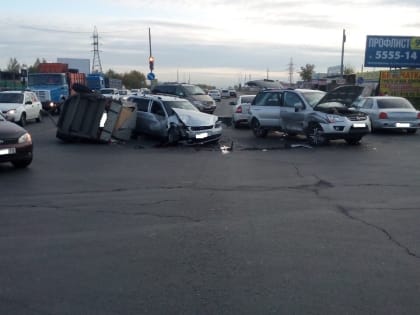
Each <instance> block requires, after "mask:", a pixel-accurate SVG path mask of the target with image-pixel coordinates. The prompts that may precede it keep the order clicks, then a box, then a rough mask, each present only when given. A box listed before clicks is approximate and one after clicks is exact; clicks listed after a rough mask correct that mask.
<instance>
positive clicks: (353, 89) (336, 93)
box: [315, 85, 372, 107]
mask: <svg viewBox="0 0 420 315" xmlns="http://www.w3.org/2000/svg"><path fill="white" fill-rule="evenodd" d="M371 92H372V88H371V87H363V86H358V85H342V86H339V87H337V88H335V89H334V90H332V91H330V92H328V93H327V94H325V95H324V97H323V98H321V99H320V101H319V102H318V104H317V105H319V104H323V103H331V102H337V103H341V104H344V105H346V106H347V107H350V106H351V105H352V104H353V102H354V101H356V100H357V99H358V98H359V97H362V96H369V95H370V94H371ZM317 105H316V106H317ZM316 106H315V107H316Z"/></svg>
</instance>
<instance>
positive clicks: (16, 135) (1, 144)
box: [0, 113, 33, 168]
mask: <svg viewBox="0 0 420 315" xmlns="http://www.w3.org/2000/svg"><path fill="white" fill-rule="evenodd" d="M32 155H33V145H32V137H31V135H30V134H29V133H28V132H27V131H26V130H25V129H23V128H22V127H20V126H18V125H17V124H15V123H12V122H10V121H7V120H6V118H5V117H4V116H3V115H2V114H1V113H0V163H7V162H11V163H12V164H13V166H15V167H16V168H24V167H27V166H28V165H29V164H31V162H32Z"/></svg>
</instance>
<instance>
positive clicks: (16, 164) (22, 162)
mask: <svg viewBox="0 0 420 315" xmlns="http://www.w3.org/2000/svg"><path fill="white" fill-rule="evenodd" d="M31 162H32V159H27V160H20V161H13V162H12V164H13V166H14V167H16V168H25V167H27V166H28V165H29V164H31Z"/></svg>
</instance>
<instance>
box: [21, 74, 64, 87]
mask: <svg viewBox="0 0 420 315" xmlns="http://www.w3.org/2000/svg"><path fill="white" fill-rule="evenodd" d="M64 84H66V81H65V77H64V75H62V74H54V73H46V74H43V73H33V74H30V75H29V77H28V85H29V86H34V85H64Z"/></svg>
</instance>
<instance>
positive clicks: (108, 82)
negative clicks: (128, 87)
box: [86, 73, 122, 91]
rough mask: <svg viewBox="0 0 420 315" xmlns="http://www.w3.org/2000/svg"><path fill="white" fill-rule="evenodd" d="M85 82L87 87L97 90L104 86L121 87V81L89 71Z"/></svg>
mask: <svg viewBox="0 0 420 315" xmlns="http://www.w3.org/2000/svg"><path fill="white" fill-rule="evenodd" d="M86 82H87V86H88V88H89V89H91V90H93V91H99V90H101V89H104V88H113V89H117V90H121V89H122V81H121V80H120V79H113V78H108V77H106V76H105V75H104V74H103V73H91V74H88V75H87V76H86Z"/></svg>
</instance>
